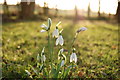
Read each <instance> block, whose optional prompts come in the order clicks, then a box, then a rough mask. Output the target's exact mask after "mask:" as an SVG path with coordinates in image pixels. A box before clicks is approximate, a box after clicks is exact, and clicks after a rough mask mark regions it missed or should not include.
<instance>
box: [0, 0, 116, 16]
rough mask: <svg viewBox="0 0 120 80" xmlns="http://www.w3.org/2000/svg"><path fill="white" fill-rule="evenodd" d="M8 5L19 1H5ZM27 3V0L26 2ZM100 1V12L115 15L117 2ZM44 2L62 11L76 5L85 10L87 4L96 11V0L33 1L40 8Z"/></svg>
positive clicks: (1, 0)
mask: <svg viewBox="0 0 120 80" xmlns="http://www.w3.org/2000/svg"><path fill="white" fill-rule="evenodd" d="M6 1H7V3H8V4H16V3H17V2H20V1H21V0H6ZM28 1H29V0H28ZM100 1H101V12H105V13H111V14H115V13H116V10H117V6H118V3H117V2H118V0H100ZM3 2H4V0H0V3H3ZM44 2H47V3H48V6H49V7H50V8H55V7H56V5H57V8H58V9H62V10H71V9H74V7H75V5H77V8H78V9H83V10H87V8H88V4H89V3H90V7H91V10H92V11H95V12H97V11H98V3H99V2H98V0H35V3H36V4H39V5H40V6H41V7H43V6H44Z"/></svg>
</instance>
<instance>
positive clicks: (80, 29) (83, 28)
mask: <svg viewBox="0 0 120 80" xmlns="http://www.w3.org/2000/svg"><path fill="white" fill-rule="evenodd" d="M85 30H87V28H86V27H81V28H79V29H78V30H77V33H79V32H80V31H85Z"/></svg>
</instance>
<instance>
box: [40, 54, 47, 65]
mask: <svg viewBox="0 0 120 80" xmlns="http://www.w3.org/2000/svg"><path fill="white" fill-rule="evenodd" d="M45 60H46V57H45V55H42V56H41V61H42V63H43V62H45Z"/></svg>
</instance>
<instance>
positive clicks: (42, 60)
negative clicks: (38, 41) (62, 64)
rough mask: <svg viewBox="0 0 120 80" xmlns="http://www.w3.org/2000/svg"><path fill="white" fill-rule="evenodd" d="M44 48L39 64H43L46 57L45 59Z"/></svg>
mask: <svg viewBox="0 0 120 80" xmlns="http://www.w3.org/2000/svg"><path fill="white" fill-rule="evenodd" d="M44 51H45V47H44V48H43V49H42V52H41V62H42V63H43V62H45V60H46V57H45V52H44Z"/></svg>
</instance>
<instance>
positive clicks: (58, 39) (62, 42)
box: [56, 35, 64, 46]
mask: <svg viewBox="0 0 120 80" xmlns="http://www.w3.org/2000/svg"><path fill="white" fill-rule="evenodd" d="M58 44H60V45H61V46H62V45H63V44H64V39H63V37H62V35H59V36H58V38H57V40H56V45H58Z"/></svg>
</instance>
